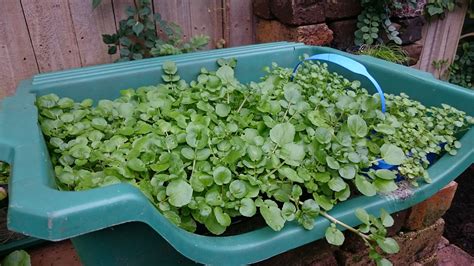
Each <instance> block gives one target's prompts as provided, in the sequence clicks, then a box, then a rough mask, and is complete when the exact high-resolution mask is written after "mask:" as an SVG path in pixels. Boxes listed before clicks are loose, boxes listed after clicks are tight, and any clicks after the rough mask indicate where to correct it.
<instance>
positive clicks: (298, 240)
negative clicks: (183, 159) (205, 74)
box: [0, 43, 474, 265]
mask: <svg viewBox="0 0 474 266" xmlns="http://www.w3.org/2000/svg"><path fill="white" fill-rule="evenodd" d="M326 53H333V54H340V55H345V56H347V57H349V58H352V59H354V60H356V61H358V62H360V63H362V64H363V65H364V66H365V67H366V68H367V70H368V72H370V74H371V75H372V76H373V77H374V78H375V80H377V81H378V84H380V86H381V87H382V88H383V90H384V91H385V92H387V93H394V94H399V93H401V92H404V93H406V94H408V95H409V96H410V97H411V98H412V99H415V100H418V101H420V102H421V103H423V104H424V105H427V106H432V105H440V104H441V103H446V104H449V105H451V106H453V107H455V108H458V109H461V110H463V111H465V112H466V113H467V114H468V115H471V116H473V115H474V91H470V90H467V89H464V88H461V87H458V86H455V85H451V84H448V83H445V82H442V81H439V80H436V79H435V78H433V77H432V76H431V75H430V74H428V73H425V72H421V71H418V70H415V69H411V68H408V67H404V66H400V65H396V64H392V63H388V62H385V61H382V60H378V59H374V58H371V57H366V56H354V55H350V54H346V53H343V52H340V51H338V50H334V49H331V48H326V47H313V46H305V45H302V44H297V43H272V44H264V45H253V46H245V47H238V48H231V49H221V50H213V51H207V52H199V53H193V54H186V55H179V56H167V57H161V58H155V59H149V60H141V61H134V62H127V63H118V64H111V65H102V66H95V67H88V68H82V69H74V70H69V71H62V72H56V73H49V74H42V75H37V76H35V77H34V78H33V79H31V80H25V81H23V82H21V83H20V85H19V87H18V90H17V93H16V95H15V96H13V97H9V98H6V99H5V100H4V101H3V102H1V105H0V125H1V126H0V160H3V161H6V162H9V163H10V164H11V165H12V179H11V184H10V206H9V228H10V229H12V230H14V231H18V232H21V233H23V234H26V235H30V236H34V237H37V238H41V239H47V240H53V241H57V240H62V239H67V238H71V239H72V241H73V243H74V245H75V247H76V249H77V251H78V253H79V255H80V257H81V260H82V262H83V263H84V264H86V265H148V264H158V265H168V264H170V265H176V264H193V263H196V262H197V263H203V264H216V265H237V264H248V263H253V262H258V261H261V260H264V259H267V258H269V257H272V256H275V255H277V254H280V253H282V252H285V251H287V250H290V249H293V248H296V247H298V246H301V245H304V244H306V243H309V242H312V241H315V240H317V239H320V238H322V237H324V231H325V230H323V229H325V228H327V227H328V226H329V221H327V220H326V219H324V218H322V217H318V218H317V219H316V224H315V226H314V229H312V230H309V231H308V230H305V229H303V227H301V226H299V225H298V224H296V223H295V222H291V223H287V224H286V225H285V227H284V228H283V229H282V230H281V231H279V232H275V231H273V230H271V229H270V228H269V227H264V228H260V229H257V230H254V231H251V232H247V233H243V234H239V235H235V236H220V237H219V236H217V237H216V236H203V235H198V234H194V233H189V232H187V231H185V230H182V229H180V228H178V227H176V226H175V225H173V224H172V223H171V222H169V221H168V220H167V219H166V218H165V217H164V216H162V215H161V214H160V213H159V212H158V211H157V210H156V208H155V207H154V206H153V205H152V204H151V203H150V202H149V200H148V199H147V198H146V197H145V196H144V195H143V194H142V193H141V191H139V190H138V189H137V188H135V187H133V186H131V185H129V184H115V185H111V186H107V187H102V188H97V189H92V190H87V191H80V192H65V191H59V190H57V189H56V185H55V179H54V171H53V168H52V165H51V162H50V158H49V156H48V151H47V148H46V144H45V141H44V138H43V136H42V133H41V130H40V128H39V126H38V122H37V120H38V113H37V109H36V107H35V105H34V102H35V99H36V97H37V96H41V95H45V94H49V93H56V94H58V95H59V96H62V97H70V98H72V99H74V100H76V101H79V100H83V99H85V98H92V99H94V100H99V99H114V98H117V97H119V91H120V89H123V88H137V87H140V86H144V85H152V84H158V83H160V82H161V80H160V78H161V74H162V70H161V68H162V64H163V62H164V61H167V60H171V61H174V62H176V63H177V65H178V67H179V71H180V72H179V74H180V76H181V77H183V78H184V79H186V80H190V79H193V78H195V77H196V75H197V74H198V73H199V71H200V68H201V67H203V66H204V67H206V68H207V69H211V70H212V69H215V68H216V64H215V62H216V60H217V59H219V58H222V57H224V58H231V57H234V58H236V59H237V60H238V65H237V67H236V69H235V71H236V72H235V74H236V77H237V78H238V79H239V80H240V81H241V82H242V83H246V82H250V81H257V80H258V79H259V78H260V77H261V76H263V75H264V73H263V71H262V69H263V67H264V66H268V65H271V63H272V62H276V63H278V65H280V66H284V67H294V66H295V65H297V64H298V62H299V58H300V56H302V55H303V54H309V55H318V54H326ZM320 59H321V58H320ZM321 60H322V59H321ZM328 64H329V65H331V63H328ZM346 67H347V66H346ZM337 71H338V72H339V73H340V74H342V75H344V76H345V77H346V78H348V79H358V80H361V81H362V84H363V86H364V87H366V88H369V89H371V88H374V86H373V85H372V83H371V82H369V80H368V79H366V78H363V77H361V76H360V75H359V74H360V73H359V74H355V73H354V72H351V71H348V70H347V69H345V68H338V70H337ZM373 92H375V89H374V90H373ZM460 142H461V143H462V147H461V148H460V149H459V150H458V154H457V155H456V156H449V155H447V156H443V157H442V158H440V159H439V160H438V161H437V162H436V163H434V164H432V165H431V166H430V168H429V169H428V172H429V174H430V176H431V178H432V180H433V182H432V183H431V184H426V183H423V184H421V185H420V186H419V187H418V188H413V189H410V190H409V193H405V194H404V196H403V197H400V196H399V195H400V193H392V194H388V195H377V196H374V197H364V196H360V197H354V198H352V199H349V200H347V201H345V202H341V203H339V204H337V205H336V207H335V208H334V209H332V210H331V211H330V214H331V215H332V216H334V217H335V218H337V219H339V220H341V221H343V222H345V223H347V224H349V225H351V226H356V225H358V224H359V223H360V222H359V221H358V219H357V218H356V217H355V215H354V209H355V208H357V207H364V208H365V209H366V210H367V211H368V212H369V213H372V214H375V215H378V214H379V211H380V209H381V208H384V209H385V210H387V211H388V212H390V213H393V212H397V211H400V210H403V209H406V208H408V207H410V206H412V205H414V204H416V203H418V202H420V201H422V200H425V199H426V198H428V197H430V196H431V195H433V194H434V193H436V192H437V191H439V190H440V189H441V188H442V187H444V186H445V185H446V184H448V183H449V182H450V181H451V180H453V179H454V178H455V177H457V176H458V175H459V174H460V173H461V172H462V171H463V170H464V169H466V168H467V167H468V166H469V165H470V164H472V163H473V162H474V128H471V129H470V130H469V131H468V132H466V133H465V135H464V136H463V137H462V138H461V139H460Z"/></svg>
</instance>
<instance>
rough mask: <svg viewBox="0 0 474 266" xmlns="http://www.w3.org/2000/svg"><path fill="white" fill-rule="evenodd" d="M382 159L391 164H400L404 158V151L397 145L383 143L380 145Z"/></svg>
mask: <svg viewBox="0 0 474 266" xmlns="http://www.w3.org/2000/svg"><path fill="white" fill-rule="evenodd" d="M380 153H381V154H382V159H383V160H384V161H385V162H386V163H388V164H392V165H400V164H402V163H403V162H404V161H405V160H406V156H405V153H404V152H403V150H402V149H400V148H399V147H397V146H395V145H393V144H384V145H382V147H380Z"/></svg>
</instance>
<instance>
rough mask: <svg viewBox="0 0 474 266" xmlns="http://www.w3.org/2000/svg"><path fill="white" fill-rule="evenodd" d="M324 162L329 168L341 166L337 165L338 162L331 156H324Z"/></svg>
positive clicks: (335, 168) (337, 168)
mask: <svg viewBox="0 0 474 266" xmlns="http://www.w3.org/2000/svg"><path fill="white" fill-rule="evenodd" d="M326 163H327V164H328V166H329V168H331V169H334V170H339V168H341V166H340V165H339V162H338V161H336V159H334V158H333V157H331V156H328V157H326Z"/></svg>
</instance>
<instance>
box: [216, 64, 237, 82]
mask: <svg viewBox="0 0 474 266" xmlns="http://www.w3.org/2000/svg"><path fill="white" fill-rule="evenodd" d="M216 75H217V76H218V77H219V78H220V79H221V80H222V82H223V83H229V82H231V81H232V80H234V70H233V69H232V68H231V67H229V66H227V65H224V66H221V67H219V69H217V71H216Z"/></svg>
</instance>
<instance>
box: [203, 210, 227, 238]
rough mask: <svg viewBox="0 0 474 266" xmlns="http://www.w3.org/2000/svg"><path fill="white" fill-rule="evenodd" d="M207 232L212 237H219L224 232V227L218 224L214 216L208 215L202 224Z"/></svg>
mask: <svg viewBox="0 0 474 266" xmlns="http://www.w3.org/2000/svg"><path fill="white" fill-rule="evenodd" d="M204 225H205V226H206V228H207V230H209V231H210V232H211V233H213V234H214V235H221V234H222V233H224V232H225V229H226V227H225V226H222V225H221V224H219V222H218V221H217V219H216V216H215V215H209V216H208V217H207V219H206V221H205V222H204Z"/></svg>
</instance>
